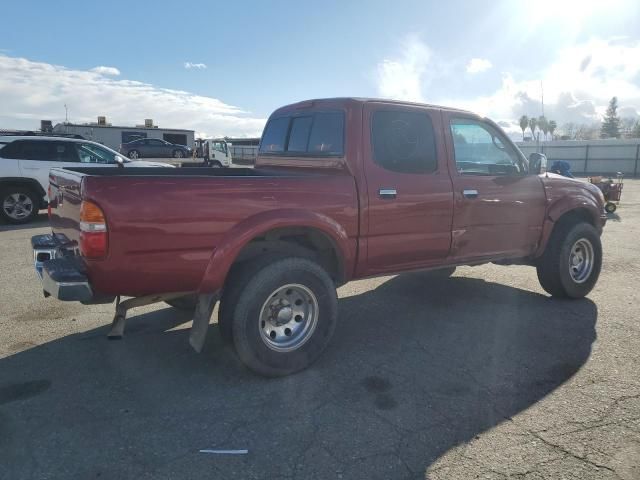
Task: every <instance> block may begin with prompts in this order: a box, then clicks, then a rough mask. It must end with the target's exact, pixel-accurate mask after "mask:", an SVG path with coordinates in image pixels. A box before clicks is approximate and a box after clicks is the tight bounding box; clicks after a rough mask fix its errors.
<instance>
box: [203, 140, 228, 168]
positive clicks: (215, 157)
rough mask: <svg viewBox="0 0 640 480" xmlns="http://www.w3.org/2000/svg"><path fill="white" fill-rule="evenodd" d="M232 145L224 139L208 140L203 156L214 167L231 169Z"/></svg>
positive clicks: (205, 143) (205, 142)
mask: <svg viewBox="0 0 640 480" xmlns="http://www.w3.org/2000/svg"><path fill="white" fill-rule="evenodd" d="M230 147H231V144H230V143H228V142H227V141H226V140H225V139H224V138H214V139H206V140H205V141H204V152H203V156H204V158H205V161H206V162H208V163H209V165H210V166H212V167H230V166H231V164H232V158H231V148H230Z"/></svg>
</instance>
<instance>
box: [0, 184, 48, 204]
mask: <svg viewBox="0 0 640 480" xmlns="http://www.w3.org/2000/svg"><path fill="white" fill-rule="evenodd" d="M4 185H20V186H24V187H27V188H30V189H32V190H33V191H35V192H36V193H37V194H38V195H40V201H41V202H42V206H46V205H47V202H46V200H45V199H44V197H46V196H47V192H45V190H44V188H42V185H40V182H38V180H36V179H34V178H28V177H2V178H0V188H2V187H3V186H4Z"/></svg>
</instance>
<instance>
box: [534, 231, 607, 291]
mask: <svg viewBox="0 0 640 480" xmlns="http://www.w3.org/2000/svg"><path fill="white" fill-rule="evenodd" d="M601 267H602V243H601V242H600V236H599V235H598V232H597V230H596V229H595V228H594V227H593V226H592V225H590V224H588V223H578V224H565V225H562V224H561V225H558V226H557V227H556V228H555V229H554V231H553V233H552V234H551V238H550V239H549V243H548V245H547V248H546V250H545V253H544V254H543V256H542V257H541V258H540V259H539V260H538V263H537V265H536V270H537V273H538V280H539V281H540V285H542V288H544V289H545V290H546V291H547V292H548V293H549V294H551V295H552V296H554V297H564V298H582V297H584V296H586V295H587V294H588V293H589V292H590V291H591V290H592V289H593V287H594V286H595V284H596V282H597V281H598V276H599V275H600V269H601Z"/></svg>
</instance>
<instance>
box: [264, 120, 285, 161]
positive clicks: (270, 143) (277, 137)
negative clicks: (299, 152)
mask: <svg viewBox="0 0 640 480" xmlns="http://www.w3.org/2000/svg"><path fill="white" fill-rule="evenodd" d="M288 128H289V117H280V118H274V119H272V120H270V121H269V123H268V124H267V126H266V128H265V129H264V134H263V135H262V141H261V142H260V152H261V153H277V152H283V151H284V142H285V140H286V137H287V130H288Z"/></svg>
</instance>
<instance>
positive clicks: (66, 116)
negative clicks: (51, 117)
mask: <svg viewBox="0 0 640 480" xmlns="http://www.w3.org/2000/svg"><path fill="white" fill-rule="evenodd" d="M64 123H69V110H68V109H67V104H66V103H65V104H64Z"/></svg>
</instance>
